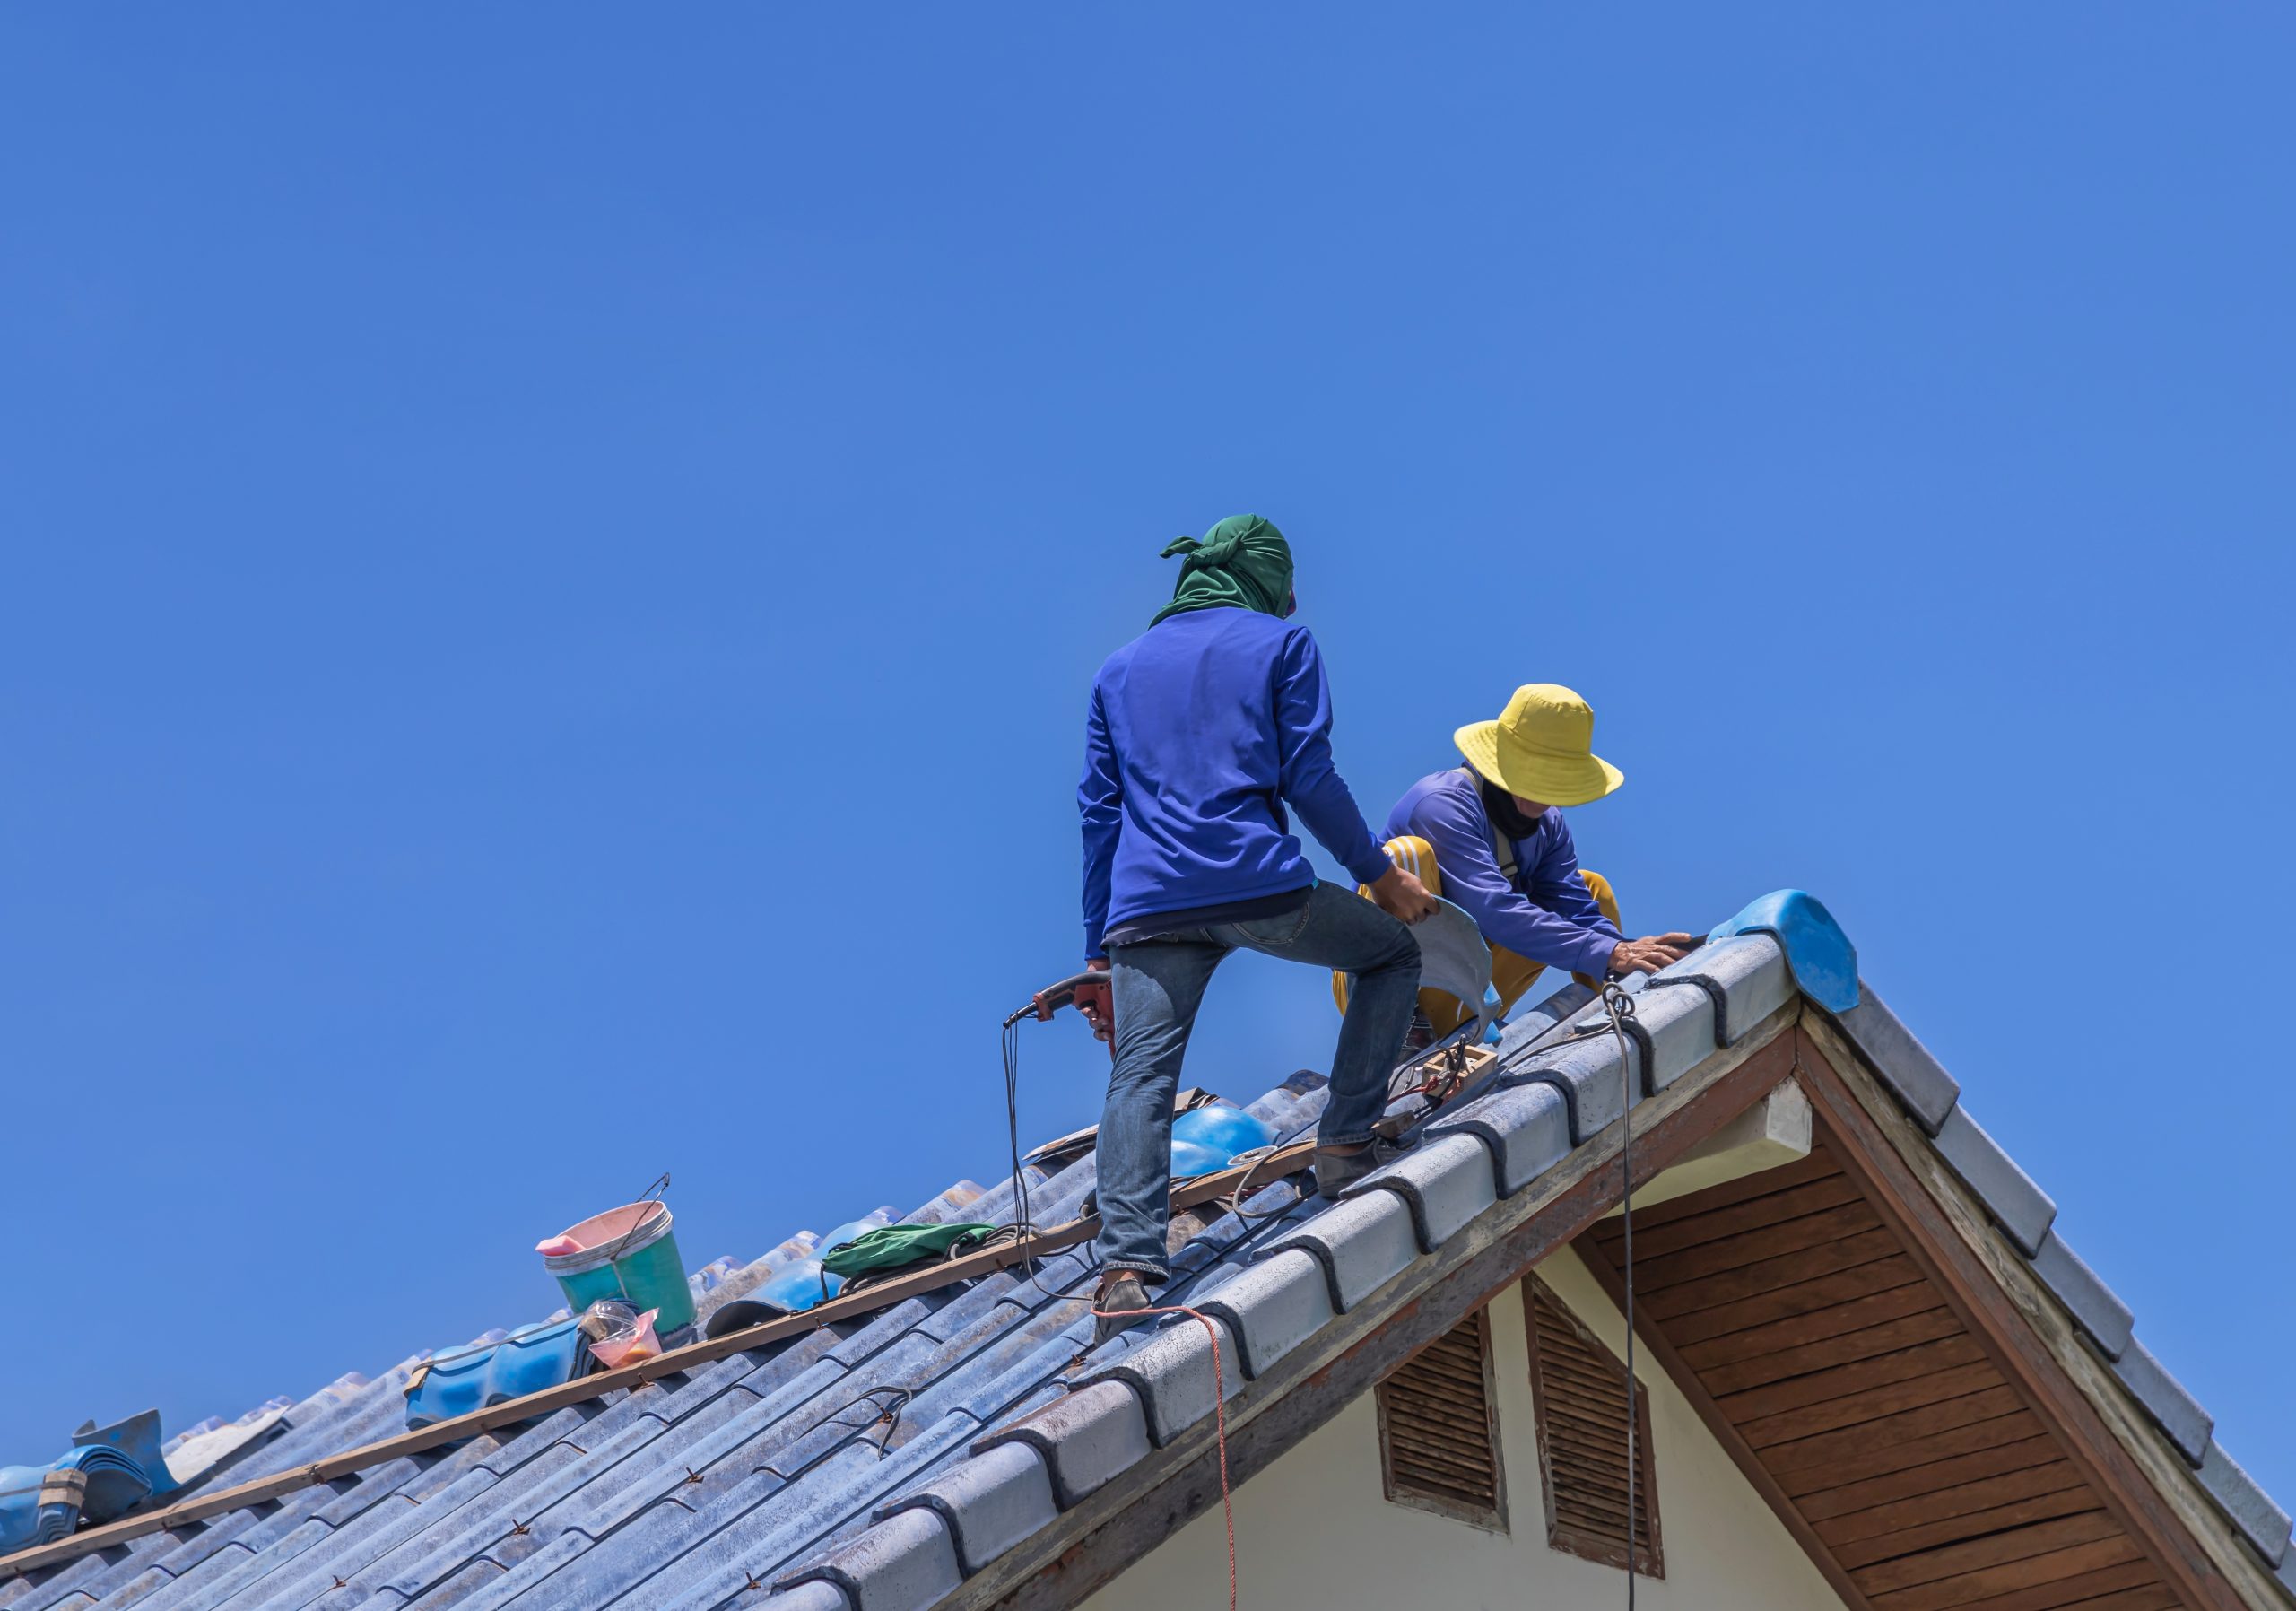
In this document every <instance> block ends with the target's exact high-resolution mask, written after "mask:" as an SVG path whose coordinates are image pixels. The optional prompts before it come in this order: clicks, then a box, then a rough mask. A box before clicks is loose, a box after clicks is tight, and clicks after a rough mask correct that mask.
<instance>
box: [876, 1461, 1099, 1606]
mask: <svg viewBox="0 0 2296 1611" xmlns="http://www.w3.org/2000/svg"><path fill="white" fill-rule="evenodd" d="M918 1506H922V1507H923V1508H925V1509H926V1510H930V1511H937V1512H939V1514H940V1517H941V1520H944V1521H945V1522H947V1523H948V1526H949V1533H950V1536H951V1537H953V1538H954V1539H955V1540H956V1543H957V1560H958V1563H959V1564H960V1566H961V1568H962V1569H963V1570H964V1572H966V1573H968V1574H970V1573H972V1572H978V1571H979V1570H980V1569H981V1568H982V1567H984V1566H986V1565H987V1564H988V1563H989V1562H991V1561H994V1560H995V1559H996V1557H997V1556H999V1555H1001V1554H1004V1553H1005V1551H1006V1550H1008V1549H1010V1548H1012V1547H1013V1546H1014V1545H1016V1544H1018V1543H1020V1542H1021V1540H1022V1539H1023V1538H1026V1537H1030V1536H1031V1535H1032V1534H1034V1533H1035V1532H1036V1531H1037V1530H1038V1529H1039V1528H1044V1527H1048V1526H1049V1525H1050V1524H1051V1522H1052V1520H1053V1518H1054V1517H1056V1516H1057V1515H1058V1514H1059V1507H1058V1506H1057V1505H1055V1504H1054V1503H1053V1502H1052V1474H1051V1472H1050V1471H1049V1470H1048V1468H1047V1467H1046V1466H1045V1463H1044V1456H1043V1455H1041V1454H1039V1452H1038V1451H1037V1450H1035V1449H1034V1448H1033V1447H1031V1445H1029V1444H1027V1443H1000V1444H998V1445H997V1446H996V1448H994V1449H992V1450H989V1451H988V1452H987V1454H978V1455H974V1456H972V1457H971V1458H970V1459H966V1460H962V1461H961V1462H959V1463H958V1464H956V1465H954V1466H952V1467H949V1468H948V1469H947V1470H946V1471H944V1472H943V1473H941V1474H940V1475H939V1476H935V1477H934V1478H933V1479H932V1480H930V1481H929V1482H926V1483H925V1484H923V1485H920V1486H918V1487H917V1488H915V1489H912V1490H911V1491H910V1492H909V1493H906V1494H904V1495H903V1496H902V1497H900V1498H899V1499H896V1500H894V1501H893V1502H891V1503H890V1504H888V1505H885V1506H884V1507H883V1508H882V1509H880V1510H879V1511H878V1512H877V1515H878V1517H879V1519H880V1520H883V1519H884V1518H887V1517H890V1516H891V1515H893V1514H894V1513H895V1512H897V1511H905V1510H909V1509H911V1508H912V1507H918Z"/></svg>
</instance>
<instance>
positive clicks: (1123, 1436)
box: [973, 1381, 1150, 1511]
mask: <svg viewBox="0 0 2296 1611" xmlns="http://www.w3.org/2000/svg"><path fill="white" fill-rule="evenodd" d="M1004 1443H1025V1444H1027V1445H1028V1446H1029V1447H1031V1449H1034V1450H1036V1451H1037V1452H1038V1453H1039V1454H1040V1455H1042V1456H1043V1457H1044V1463H1045V1468H1046V1469H1047V1470H1048V1471H1049V1472H1050V1473H1051V1475H1052V1498H1053V1502H1054V1503H1055V1504H1057V1505H1058V1506H1059V1507H1060V1508H1061V1509H1062V1510H1064V1511H1065V1510H1067V1509H1069V1508H1070V1507H1071V1506H1073V1505H1075V1504H1077V1503H1079V1502H1082V1501H1083V1500H1086V1499H1089V1498H1091V1496H1092V1494H1093V1493H1097V1492H1098V1491H1099V1490H1100V1489H1101V1488H1103V1487H1105V1486H1106V1485H1108V1484H1109V1483H1110V1482H1111V1481H1113V1480H1115V1478H1116V1477H1117V1476H1118V1475H1119V1474H1121V1473H1123V1472H1124V1471H1126V1470H1128V1469H1129V1468H1130V1467H1133V1466H1135V1465H1137V1464H1139V1463H1140V1462H1141V1461H1142V1460H1144V1459H1147V1458H1148V1450H1149V1447H1150V1444H1149V1439H1148V1419H1147V1415H1146V1414H1145V1412H1144V1410H1143V1409H1142V1407H1141V1403H1140V1397H1139V1395H1138V1394H1136V1393H1135V1392H1134V1391H1133V1390H1132V1389H1131V1388H1129V1387H1127V1386H1126V1385H1125V1384H1124V1383H1123V1382H1120V1381H1101V1382H1095V1383H1094V1384H1092V1385H1091V1386H1090V1387H1087V1388H1083V1389H1078V1390H1077V1391H1075V1392H1073V1393H1068V1394H1065V1395H1064V1396H1062V1397H1061V1398H1057V1399H1056V1400H1054V1401H1053V1402H1052V1403H1051V1404H1049V1405H1047V1406H1045V1407H1044V1408H1042V1409H1040V1410H1037V1411H1035V1412H1034V1413H1033V1414H1031V1415H1026V1416H1023V1417H1022V1418H1021V1419H1020V1420H1017V1421H1014V1422H1013V1423H1012V1424H1009V1425H1006V1426H1003V1427H1000V1428H998V1429H997V1430H996V1432H991V1433H990V1434H989V1435H988V1436H987V1437H985V1438H983V1439H981V1440H980V1441H978V1443H975V1444H974V1445H973V1452H974V1453H976V1454H986V1453H987V1452H988V1451H989V1450H992V1449H994V1448H996V1447H997V1446H998V1445H1000V1444H1004Z"/></svg>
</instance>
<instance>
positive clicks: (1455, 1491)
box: [1378, 1309, 1507, 1533]
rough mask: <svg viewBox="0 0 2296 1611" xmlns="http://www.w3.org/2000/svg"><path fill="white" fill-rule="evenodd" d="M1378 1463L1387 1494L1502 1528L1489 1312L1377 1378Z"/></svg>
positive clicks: (1503, 1498)
mask: <svg viewBox="0 0 2296 1611" xmlns="http://www.w3.org/2000/svg"><path fill="white" fill-rule="evenodd" d="M1378 1405H1379V1466H1380V1475H1381V1476H1382V1477H1383V1478H1384V1479H1385V1481H1386V1485H1387V1497H1388V1498H1389V1499H1390V1500H1393V1501H1394V1502H1396V1503H1397V1504H1400V1505H1409V1506H1411V1507H1412V1508H1413V1509H1414V1510H1421V1511H1433V1512H1434V1513H1435V1514H1437V1515H1438V1516H1448V1517H1450V1518H1451V1519H1452V1520H1455V1521H1464V1522H1466V1523H1468V1524H1469V1525H1471V1526H1474V1527H1479V1528H1488V1529H1490V1530H1492V1531H1493V1532H1500V1533H1503V1532H1505V1531H1506V1530H1507V1478H1506V1473H1505V1471H1504V1469H1503V1468H1502V1467H1501V1466H1500V1459H1499V1400H1498V1395H1497V1394H1496V1393H1495V1392H1494V1391H1493V1390H1492V1378H1491V1315H1490V1311H1488V1310H1483V1309H1478V1310H1476V1311H1474V1313H1473V1314H1471V1315H1469V1316H1468V1317H1467V1318H1466V1319H1464V1320H1461V1321H1460V1322H1459V1323H1458V1324H1457V1326H1454V1327H1453V1328H1451V1329H1450V1330H1449V1331H1448V1332H1446V1333H1444V1334H1443V1335H1442V1336H1441V1337H1437V1338H1436V1339H1435V1340H1434V1341H1433V1342H1431V1343H1430V1344H1428V1345H1427V1346H1425V1347H1424V1348H1422V1349H1421V1350H1420V1351H1419V1352H1418V1353H1416V1354H1413V1355H1412V1356H1411V1357H1410V1358H1409V1359H1407V1360H1405V1362H1404V1363H1402V1364H1401V1365H1399V1366H1397V1367H1396V1372H1395V1373H1394V1374H1393V1375H1391V1376H1389V1377H1388V1378H1387V1380H1385V1381H1383V1382H1381V1383H1380V1384H1379V1389H1378Z"/></svg>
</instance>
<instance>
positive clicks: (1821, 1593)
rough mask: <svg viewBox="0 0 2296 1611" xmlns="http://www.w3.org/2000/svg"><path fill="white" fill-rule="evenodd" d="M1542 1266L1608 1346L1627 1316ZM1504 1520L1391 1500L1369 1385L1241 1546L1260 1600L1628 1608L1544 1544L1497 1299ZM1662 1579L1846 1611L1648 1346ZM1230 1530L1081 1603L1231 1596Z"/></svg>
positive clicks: (1156, 1557) (1162, 1550)
mask: <svg viewBox="0 0 2296 1611" xmlns="http://www.w3.org/2000/svg"><path fill="white" fill-rule="evenodd" d="M1539 1273H1540V1275H1541V1276H1543V1277H1544V1279H1545V1281H1546V1282H1547V1284H1548V1285H1549V1286H1551V1287H1552V1289H1553V1290H1554V1291H1555V1293H1557V1294H1558V1295H1560V1296H1561V1299H1562V1300H1563V1302H1565V1303H1567V1304H1569V1305H1570V1308H1571V1309H1572V1310H1573V1311H1575V1312H1576V1313H1577V1314H1578V1317H1579V1318H1580V1319H1582V1320H1584V1321H1585V1322H1586V1323H1587V1327H1588V1328H1589V1329H1591V1330H1592V1331H1593V1332H1594V1333H1595V1335H1596V1336H1597V1337H1600V1338H1601V1339H1602V1340H1603V1342H1604V1344H1605V1345H1606V1346H1607V1347H1609V1348H1610V1349H1611V1350H1612V1351H1613V1353H1618V1354H1622V1353H1623V1352H1624V1350H1625V1346H1626V1328H1625V1326H1624V1324H1623V1322H1622V1320H1621V1319H1620V1317H1619V1313H1618V1311H1617V1309H1616V1308H1615V1307H1614V1306H1613V1304H1612V1303H1611V1302H1610V1300H1609V1298H1608V1297H1606V1296H1605V1294H1604V1293H1603V1291H1602V1289H1601V1288H1600V1287H1599V1286H1597V1285H1596V1284H1595V1279H1594V1277H1593V1276H1590V1275H1588V1274H1587V1270H1586V1267H1584V1266H1583V1265H1581V1264H1580V1263H1579V1261H1578V1255H1577V1254H1575V1253H1572V1252H1570V1251H1569V1250H1564V1251H1563V1252H1561V1253H1558V1254H1557V1255H1555V1256H1554V1257H1553V1258H1550V1259H1549V1260H1547V1262H1546V1263H1545V1264H1544V1265H1543V1266H1541V1267H1540V1271H1539ZM1491 1318H1492V1349H1493V1365H1494V1374H1495V1377H1496V1380H1497V1384H1498V1389H1499V1422H1500V1453H1501V1457H1502V1459H1504V1461H1505V1465H1506V1487H1507V1500H1508V1511H1509V1514H1508V1523H1509V1531H1508V1533H1507V1534H1506V1535H1505V1536H1500V1535H1499V1534H1495V1533H1491V1532H1486V1531H1484V1530H1483V1529H1481V1528H1474V1527H1470V1526H1468V1525H1466V1524H1465V1523H1464V1522H1459V1521H1453V1520H1447V1519H1445V1518H1443V1517H1440V1516H1436V1515H1431V1514H1429V1513H1428V1512H1426V1511H1419V1510H1413V1509H1407V1508H1405V1507H1404V1506H1402V1505H1398V1504H1392V1503H1390V1502H1388V1501H1387V1499H1386V1498H1385V1497H1384V1496H1383V1494H1382V1493H1381V1491H1380V1478H1379V1441H1378V1440H1379V1433H1378V1415H1377V1412H1376V1410H1375V1408H1374V1406H1373V1398H1372V1396H1371V1395H1370V1394H1369V1393H1367V1394H1365V1395H1364V1396H1363V1397H1362V1398H1359V1399H1357V1400H1356V1401H1355V1402H1354V1403H1352V1404H1351V1405H1349V1406H1347V1407H1346V1408H1345V1409H1344V1410H1343V1411H1342V1412H1341V1413H1340V1414H1339V1415H1336V1416H1335V1417H1334V1418H1333V1420H1332V1421H1331V1422H1330V1423H1329V1424H1327V1425H1325V1426H1324V1427H1322V1428H1320V1429H1319V1430H1318V1431H1317V1432H1314V1433H1313V1434H1311V1435H1310V1436H1309V1437H1308V1438H1306V1439H1304V1440H1303V1441H1301V1442H1300V1444H1299V1446H1298V1447H1296V1448H1294V1449H1292V1450H1291V1451H1290V1452H1289V1453H1287V1454H1285V1455H1284V1456H1283V1458H1282V1459H1279V1460H1278V1461H1277V1462H1276V1463H1275V1465H1274V1466H1273V1467H1270V1468H1269V1469H1267V1470H1266V1471H1264V1472H1262V1473H1261V1474H1260V1475H1259V1476H1256V1477H1254V1478H1253V1479H1252V1480H1251V1481H1250V1482H1249V1483H1248V1484H1246V1485H1244V1486H1243V1487H1241V1488H1239V1489H1238V1490H1237V1491H1236V1496H1235V1498H1236V1558H1237V1564H1238V1570H1239V1577H1240V1580H1241V1588H1242V1603H1243V1604H1244V1605H1245V1606H1247V1607H1250V1611H1375V1608H1376V1611H1385V1608H1387V1607H1396V1611H1526V1608H1528V1607H1537V1608H1538V1611H1578V1608H1580V1607H1587V1608H1589V1611H1592V1608H1594V1607H1603V1608H1605V1611H1609V1608H1611V1607H1621V1606H1623V1605H1624V1604H1625V1603H1626V1578H1625V1574H1624V1573H1623V1572H1620V1571H1618V1570H1617V1569H1616V1568H1614V1567H1608V1566H1598V1565H1596V1564H1594V1563H1591V1562H1587V1561H1582V1560H1580V1559H1578V1557H1577V1556H1575V1555H1568V1554H1561V1553H1559V1552H1557V1551H1555V1550H1552V1549H1550V1548H1548V1547H1547V1542H1546V1521H1545V1511H1544V1502H1543V1495H1542V1493H1541V1492H1540V1486H1539V1481H1540V1479H1539V1459H1538V1442H1537V1434H1536V1432H1535V1424H1534V1420H1533V1407H1532V1398H1531V1381H1530V1354H1529V1352H1528V1349H1527V1347H1526V1343H1525V1340H1524V1335H1523V1325H1524V1320H1523V1305H1522V1303H1521V1302H1520V1301H1519V1299H1518V1298H1517V1297H1516V1296H1515V1294H1514V1293H1513V1292H1512V1291H1511V1290H1510V1291H1509V1293H1506V1294H1503V1295H1502V1296H1500V1298H1498V1299H1496V1300H1494V1301H1493V1302H1492V1305H1491ZM1635 1373H1636V1375H1637V1377H1638V1378H1639V1380H1641V1381H1642V1383H1643V1385H1644V1390H1645V1391H1646V1392H1647V1393H1648V1396H1649V1402H1650V1412H1651V1428H1650V1430H1651V1438H1652V1442H1653V1445H1654V1454H1653V1461H1654V1463H1655V1464H1656V1466H1657V1479H1658V1516H1659V1527H1660V1531H1661V1536H1662V1539H1663V1545H1664V1550H1665V1570H1666V1577H1665V1581H1653V1580H1650V1579H1647V1578H1646V1579H1643V1580H1641V1581H1639V1583H1638V1585H1637V1588H1636V1603H1637V1604H1638V1605H1639V1607H1644V1608H1645V1611H1667V1608H1668V1607H1674V1608H1676V1611H1842V1605H1841V1601H1840V1600H1839V1598H1837V1597H1836V1596H1835V1594H1834V1593H1833V1591H1832V1590H1831V1589H1830V1588H1828V1587H1827V1585H1826V1582H1825V1581H1824V1580H1823V1579H1822V1577H1820V1576H1819V1575H1818V1572H1817V1569H1816V1568H1815V1567H1813V1566H1812V1565H1811V1564H1810V1562H1809V1559H1808V1557H1806V1556H1805V1554H1803V1553H1802V1550H1801V1548H1800V1547H1799V1546H1797V1545H1796V1544H1795V1542H1794V1540H1793V1539H1792V1538H1791V1537H1788V1536H1787V1532H1786V1529H1785V1528H1783V1527H1781V1526H1779V1522H1778V1519H1777V1518H1776V1517H1775V1516H1773V1515H1772V1514H1771V1513H1770V1508H1769V1506H1767V1505H1766V1504H1764V1503H1763V1502H1762V1500H1761V1496H1760V1495H1759V1494H1757V1493H1755V1492H1754V1491H1753V1489H1752V1488H1751V1487H1750V1486H1748V1485H1747V1484H1746V1481H1745V1479H1744V1477H1743V1476H1740V1475H1739V1474H1738V1469H1737V1467H1735V1466H1734V1465H1732V1464H1731V1462H1730V1458H1729V1456H1727V1455H1726V1454H1725V1453H1723V1451H1722V1449H1721V1447H1720V1445H1718V1444H1717V1443H1716V1442H1715V1441H1714V1439H1713V1437H1712V1435H1711V1434H1710V1433H1709V1432H1707V1430H1706V1427H1705V1425H1704V1424H1703V1423H1701V1422H1700V1420H1699V1418H1698V1416H1697V1415H1696V1413H1695V1412H1693V1411H1692V1409H1691V1407H1690V1406H1689V1404H1688V1403H1687V1402H1685V1401H1684V1400H1683V1397H1682V1395H1681V1394H1680V1393H1679V1392H1677V1391H1676V1390H1675V1389H1674V1385H1673V1384H1672V1383H1671V1382H1669V1381H1668V1380H1666V1376H1665V1372H1664V1371H1662V1370H1659V1369H1657V1367H1656V1366H1655V1365H1654V1364H1652V1363H1651V1362H1650V1360H1649V1358H1648V1354H1643V1355H1641V1356H1640V1357H1639V1358H1638V1359H1637V1361H1636V1371H1635ZM1227 1594H1228V1551H1227V1533H1226V1529H1225V1528H1224V1526H1223V1525H1222V1520H1221V1513H1220V1511H1219V1509H1218V1507H1217V1506H1214V1507H1213V1509H1212V1510H1211V1511H1208V1512H1207V1513H1205V1515H1203V1516H1200V1517H1198V1518H1197V1519H1196V1520H1195V1521H1193V1522H1191V1523H1190V1524H1189V1525H1188V1526H1187V1528H1183V1529H1182V1530H1181V1531H1180V1532H1179V1533H1178V1534H1177V1535H1176V1536H1174V1537H1171V1538H1170V1539H1167V1540H1166V1541H1165V1542H1164V1543H1163V1544H1162V1545H1161V1546H1158V1547H1157V1548H1156V1549H1154V1550H1153V1551H1152V1552H1150V1553H1149V1554H1147V1555H1146V1556H1144V1558H1143V1559H1142V1560H1140V1561H1139V1562H1138V1563H1135V1565H1134V1566H1133V1567H1132V1568H1131V1569H1130V1570H1129V1571H1127V1572H1125V1573H1124V1575H1123V1576H1121V1577H1119V1578H1118V1579H1117V1581H1115V1582H1113V1583H1111V1584H1109V1586H1108V1587H1107V1588H1106V1589H1102V1590H1101V1591H1100V1593H1099V1594H1097V1595H1095V1596H1094V1597H1093V1598H1091V1599H1090V1600H1087V1601H1086V1602H1085V1605H1086V1607H1088V1611H1173V1608H1174V1607H1214V1606H1220V1605H1224V1604H1225V1603H1226V1600H1227Z"/></svg>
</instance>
